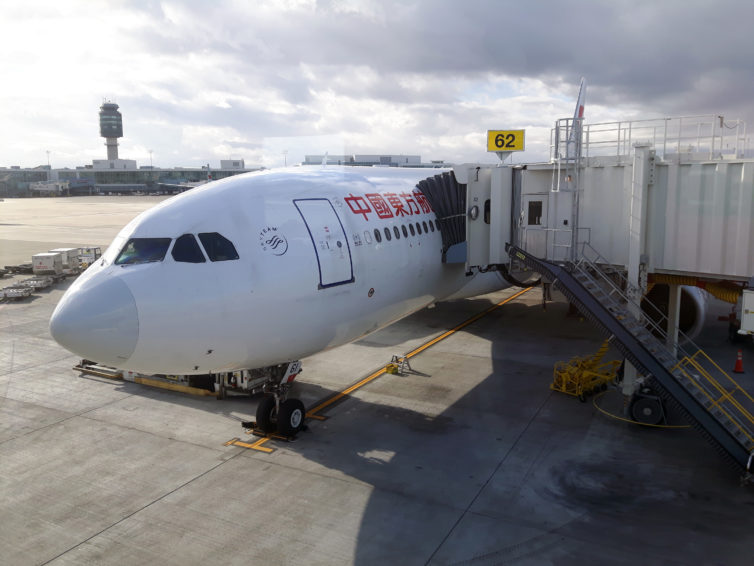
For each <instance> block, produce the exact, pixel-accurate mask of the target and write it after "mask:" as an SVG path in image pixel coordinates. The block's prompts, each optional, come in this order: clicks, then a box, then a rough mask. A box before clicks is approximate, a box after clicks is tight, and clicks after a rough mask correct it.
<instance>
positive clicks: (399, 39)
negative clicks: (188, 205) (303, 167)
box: [0, 0, 754, 167]
mask: <svg viewBox="0 0 754 566" xmlns="http://www.w3.org/2000/svg"><path fill="white" fill-rule="evenodd" d="M0 62H1V63H2V65H1V67H0V68H1V69H2V79H3V80H2V87H1V88H0V128H1V129H0V166H11V165H21V166H24V167H29V166H36V165H40V164H44V163H46V162H47V158H48V154H47V151H49V152H50V153H49V159H50V162H51V164H52V166H53V167H65V166H67V167H73V166H76V165H82V164H84V163H91V160H92V159H104V158H105V157H106V150H105V147H104V145H103V140H102V139H101V138H99V129H98V128H99V124H98V111H99V106H100V104H101V103H102V101H103V98H107V99H108V100H112V101H114V102H116V103H118V104H119V105H120V110H121V112H122V114H123V123H124V134H125V135H124V137H123V138H122V139H121V140H120V156H121V157H122V158H129V159H136V160H137V161H138V162H139V165H149V160H150V150H152V159H153V163H154V165H155V166H160V167H174V166H194V167H196V166H199V165H201V164H205V163H210V164H211V165H212V166H218V165H219V160H220V159H228V158H243V159H245V160H246V164H247V166H248V165H265V166H267V167H272V166H278V165H282V164H283V162H284V160H287V162H288V164H291V163H294V162H297V161H300V160H302V159H303V156H304V154H307V153H308V154H316V153H320V154H321V153H324V152H326V151H327V152H329V153H330V154H332V155H335V154H351V153H406V154H419V155H421V156H422V159H423V160H424V161H429V160H432V159H443V160H446V161H449V162H462V161H486V162H490V161H494V158H492V157H491V156H490V154H488V153H486V131H487V130H488V129H508V128H510V129H521V128H524V129H526V144H527V151H526V152H525V153H523V154H518V155H516V156H515V157H516V160H517V161H527V160H535V159H543V158H546V157H547V153H548V145H549V132H550V128H551V127H552V126H553V123H554V121H555V120H556V119H557V118H563V117H568V116H571V115H572V114H573V107H574V104H575V99H576V95H577V91H578V84H579V79H580V77H581V76H585V77H586V78H587V81H588V84H589V88H588V94H587V107H586V121H587V122H590V123H595V122H606V121H617V120H626V119H636V118H650V117H652V118H654V117H663V116H680V115H691V114H723V115H725V117H726V119H728V118H742V119H745V120H747V122H748V123H749V124H750V129H753V128H754V3H752V2H750V1H748V0H741V1H738V2H736V1H728V0H716V1H714V2H712V1H706V0H662V1H658V0H651V1H644V0H630V1H624V0H610V1H608V0H605V1H601V2H598V1H594V2H568V1H565V0H559V1H555V0H552V1H548V0H542V1H523V0H515V1H507V0H506V1H503V0H498V1H495V0H464V1H445V0H417V1H410V0H406V1H392V0H379V1H371V0H357V1H348V0H330V1H316V0H259V1H251V0H246V1H243V0H236V1H233V0H227V1H225V0H213V1H209V0H207V1H204V0H194V1H185V2H181V1H157V0H154V1H148V0H143V1H141V0H133V1H119V0H109V1H107V2H105V1H94V0H81V1H77V0H54V1H47V2H45V1H35V0H24V1H17V0H9V1H7V2H3V9H2V11H0ZM286 152H287V153H286Z"/></svg>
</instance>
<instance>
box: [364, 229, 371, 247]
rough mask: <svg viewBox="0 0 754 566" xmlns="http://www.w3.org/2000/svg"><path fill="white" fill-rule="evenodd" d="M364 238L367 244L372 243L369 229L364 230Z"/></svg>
mask: <svg viewBox="0 0 754 566" xmlns="http://www.w3.org/2000/svg"><path fill="white" fill-rule="evenodd" d="M364 240H366V243H367V244H371V243H372V236H371V234H370V233H369V230H364Z"/></svg>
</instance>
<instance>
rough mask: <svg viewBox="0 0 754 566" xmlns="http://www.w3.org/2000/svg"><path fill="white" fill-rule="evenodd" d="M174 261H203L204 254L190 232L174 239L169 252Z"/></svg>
mask: <svg viewBox="0 0 754 566" xmlns="http://www.w3.org/2000/svg"><path fill="white" fill-rule="evenodd" d="M170 253H171V255H172V256H173V259H174V260H175V261H180V262H184V263H204V262H205V261H206V260H205V259H204V255H203V254H202V250H201V249H200V248H199V244H197V243H196V238H194V236H193V235H192V234H184V235H183V236H181V237H180V238H178V239H177V240H176V241H175V244H174V245H173V251H172V252H170Z"/></svg>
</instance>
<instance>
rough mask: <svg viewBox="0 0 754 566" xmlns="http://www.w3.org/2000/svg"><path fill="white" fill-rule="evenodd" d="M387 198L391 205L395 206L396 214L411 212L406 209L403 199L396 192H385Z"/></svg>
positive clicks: (408, 213) (404, 214)
mask: <svg viewBox="0 0 754 566" xmlns="http://www.w3.org/2000/svg"><path fill="white" fill-rule="evenodd" d="M385 198H386V199H387V201H388V202H389V203H390V206H392V207H393V212H394V213H395V216H409V215H410V214H411V213H410V212H408V211H407V210H406V207H405V205H404V204H403V201H402V200H401V199H400V197H399V196H398V195H396V194H395V193H385Z"/></svg>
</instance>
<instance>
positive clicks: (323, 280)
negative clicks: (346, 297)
mask: <svg viewBox="0 0 754 566" xmlns="http://www.w3.org/2000/svg"><path fill="white" fill-rule="evenodd" d="M293 204H294V205H296V208H297V209H298V212H299V214H300V215H301V218H302V219H303V220H304V223H305V224H306V228H307V230H309V236H310V237H311V239H312V245H313V246H314V253H315V254H316V256H317V264H318V265H319V287H318V288H319V289H325V288H327V287H334V286H336V285H345V284H347V283H353V282H354V276H353V263H352V260H351V248H350V246H349V245H348V238H347V237H346V232H345V230H344V229H343V224H342V223H341V222H340V218H338V214H337V213H336V212H335V209H334V208H333V205H332V204H331V203H330V201H329V200H328V199H326V198H311V199H296V200H294V201H293Z"/></svg>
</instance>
